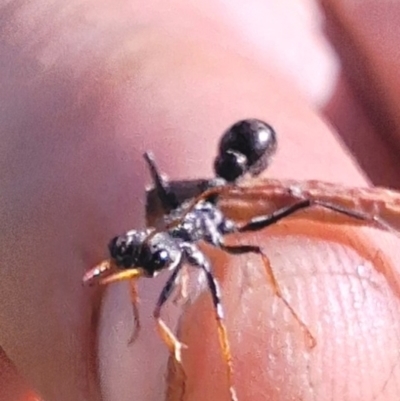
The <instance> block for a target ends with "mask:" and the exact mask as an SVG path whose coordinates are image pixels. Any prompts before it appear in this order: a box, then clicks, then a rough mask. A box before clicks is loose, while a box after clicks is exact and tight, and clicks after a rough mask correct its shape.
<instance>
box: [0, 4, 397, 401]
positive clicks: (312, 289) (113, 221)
mask: <svg viewBox="0 0 400 401" xmlns="http://www.w3.org/2000/svg"><path fill="white" fill-rule="evenodd" d="M242 3H243V2H227V1H220V2H211V1H202V2H194V1H192V2H185V1H169V2H165V1H164V2H161V1H150V2H147V3H146V4H143V2H138V1H124V0H120V1H118V2H115V1H104V0H103V1H98V0H96V1H92V0H87V1H84V0H71V1H68V2H62V1H59V0H54V1H53V2H49V1H44V0H32V1H29V2H28V1H24V0H22V1H18V2H7V1H2V2H0V26H1V33H0V49H1V53H0V54H1V63H0V72H1V73H0V88H1V90H0V135H1V141H0V151H1V158H0V163H1V165H0V172H1V180H0V185H1V187H0V193H1V196H0V224H1V227H2V231H1V236H2V237H1V241H0V249H1V256H2V265H1V267H2V269H1V270H2V278H1V282H0V305H1V306H0V322H1V325H0V345H1V347H2V348H3V350H4V352H5V354H6V355H7V356H8V358H10V360H12V361H13V363H14V364H15V366H16V367H17V368H18V371H19V372H20V374H21V375H22V376H23V377H24V380H22V379H20V378H19V377H18V375H17V374H16V373H15V372H14V374H13V375H10V376H7V377H10V379H7V380H6V382H7V383H9V384H10V388H12V390H10V392H9V393H8V394H6V395H5V396H4V398H1V399H2V400H3V399H4V400H5V401H14V400H15V399H19V398H17V397H20V396H21V395H20V394H29V395H27V398H26V399H25V401H27V400H28V399H29V398H28V397H31V398H30V399H32V397H33V396H32V393H27V392H26V381H25V380H27V381H28V382H29V383H31V385H32V388H34V389H35V390H36V391H37V392H38V394H40V395H41V397H42V398H43V399H44V400H46V401H52V400H54V401H55V400H57V401H70V400H77V401H80V400H88V401H97V400H101V399H104V400H106V401H128V400H143V401H150V400H151V401H153V400H154V401H155V400H160V399H163V398H164V397H165V380H164V378H165V376H166V374H167V373H166V363H167V354H166V351H165V347H164V346H163V344H162V343H161V341H160V340H159V338H158V337H157V335H156V333H155V330H154V323H153V321H152V318H151V313H152V309H153V307H154V301H155V298H156V297H157V295H158V293H159V290H160V288H161V285H162V279H161V280H143V283H141V285H140V287H139V289H140V292H141V295H142V302H141V313H142V320H143V321H142V326H143V329H142V334H141V336H140V337H139V339H138V341H137V342H136V343H135V344H134V345H133V346H131V347H128V346H127V341H128V339H129V336H130V334H131V330H132V319H131V306H130V304H129V296H128V292H127V285H126V283H123V284H118V285H114V286H111V287H110V288H109V289H107V291H106V293H105V297H104V302H103V305H102V315H101V318H100V319H98V317H99V316H98V315H99V314H98V306H99V299H100V295H101V294H99V292H98V291H97V290H96V289H88V288H83V287H82V286H81V284H80V283H81V277H82V274H83V272H84V271H85V270H86V269H87V268H88V267H90V266H92V265H93V264H95V263H97V262H98V261H99V260H101V259H102V258H104V257H106V256H107V255H106V246H105V244H107V242H108V240H109V239H110V238H111V237H112V236H113V235H115V234H116V233H121V232H124V231H125V230H128V229H130V228H133V227H142V226H143V224H144V216H143V211H144V203H143V202H144V188H145V185H146V184H147V183H148V182H149V178H148V175H147V172H146V170H145V166H144V163H143V161H142V158H141V155H142V153H143V151H145V150H147V149H152V150H153V151H154V153H155V155H156V157H157V161H158V164H159V165H160V166H161V168H162V169H163V171H165V172H166V173H168V174H169V175H170V176H171V177H172V178H173V179H182V178H191V177H193V178H199V177H204V176H211V174H212V165H211V160H212V159H213V157H214V154H215V148H216V144H217V142H218V139H219V135H220V133H221V132H222V131H223V130H224V129H225V128H226V127H228V126H229V125H231V124H232V123H233V122H235V121H236V120H238V119H242V118H246V117H256V118H261V119H263V120H266V121H268V122H269V123H270V124H272V125H273V126H274V127H275V128H276V131H277V132H278V135H279V153H278V155H277V157H276V159H275V160H274V163H273V165H272V166H271V168H270V169H269V170H268V172H267V175H268V176H271V177H275V178H279V177H286V178H295V179H320V180H327V181H333V182H340V183H343V184H347V185H351V186H361V185H367V183H368V178H367V177H370V179H371V180H372V181H373V182H374V183H379V184H381V185H390V186H396V187H398V186H399V184H400V181H399V179H398V168H397V165H398V160H399V159H398V157H397V155H396V154H397V151H396V149H397V148H398V141H399V139H398V138H400V135H399V134H398V132H399V129H398V127H399V121H400V119H399V110H398V107H399V106H398V102H397V101H396V99H398V98H399V94H398V92H399V91H400V86H399V85H398V82H399V77H398V74H399V72H398V68H396V67H395V66H396V65H398V61H399V60H398V57H399V55H398V52H397V51H396V49H398V48H399V44H398V40H399V39H398V38H399V36H398V35H396V34H395V33H394V30H396V29H398V26H397V25H398V24H397V21H398V19H396V18H395V15H397V14H398V13H399V12H400V6H398V5H397V4H396V3H395V2H393V1H384V0H383V1H381V2H379V4H378V2H376V1H365V0H364V1H363V2H360V1H357V0H336V1H334V0H329V1H328V0H325V1H323V2H322V6H323V10H325V12H326V13H327V17H326V18H327V21H326V23H325V24H324V19H323V14H321V12H320V11H319V10H318V8H317V3H315V2H314V1H311V0H303V1H302V2H297V3H296V6H294V5H293V2H291V1H272V0H270V1H257V0H254V1H251V2H247V3H246V5H245V6H243V4H242ZM325 28H326V29H325ZM325 33H327V35H328V36H325ZM331 43H333V44H334V46H335V50H334V49H333V47H332V45H331ZM341 65H342V66H343V67H341ZM318 108H320V109H322V111H323V113H324V114H325V116H326V117H327V118H328V119H329V120H330V123H327V122H326V121H324V120H323V118H321V113H320V112H318V111H317V110H318ZM333 127H336V128H337V129H338V131H339V133H340V135H341V136H342V138H343V141H344V142H345V143H346V144H348V145H349V147H350V149H351V150H352V152H353V153H354V156H355V157H354V158H353V157H352V156H351V155H350V153H349V152H348V151H347V150H346V149H345V147H344V146H343V142H342V139H340V137H339V136H337V133H336V132H335V129H334V128H333ZM356 159H357V160H360V162H361V164H360V165H361V168H360V167H359V165H358V164H357V161H356ZM232 241H239V242H243V241H249V242H253V243H254V242H257V243H259V244H261V245H262V246H263V247H265V249H266V251H267V252H268V255H269V256H270V258H271V261H272V263H273V267H274V271H275V272H276V276H277V278H278V279H279V283H280V285H281V287H282V288H283V290H284V294H285V296H286V297H287V298H288V299H289V300H290V302H291V304H292V305H293V307H294V308H295V309H296V311H297V312H298V313H299V315H300V316H301V318H302V319H304V321H305V322H306V324H307V326H308V327H309V328H310V330H311V332H312V333H313V335H314V336H315V337H316V339H317V347H316V348H315V349H313V350H309V349H307V347H306V345H305V341H304V336H303V334H302V332H301V330H300V328H299V326H298V325H297V324H296V322H295V321H294V320H293V318H292V317H291V316H290V314H289V313H288V311H287V309H285V308H284V306H283V305H282V303H281V302H280V301H279V300H278V299H277V298H276V296H274V294H273V292H272V289H271V287H270V286H269V285H268V283H267V281H266V280H265V276H264V275H263V270H262V266H261V264H260V263H259V261H258V260H257V259H256V258H235V259H227V258H226V257H224V256H223V255H221V254H219V253H215V252H211V256H212V258H213V261H214V264H215V265H216V274H217V276H218V277H219V278H220V279H221V281H222V285H223V290H224V291H223V301H224V306H225V308H226V310H227V317H228V323H227V325H228V329H229V337H230V339H231V343H232V349H233V354H234V364H235V369H236V373H235V382H236V384H237V388H238V393H239V397H240V401H246V400H252V401H254V400H282V401H283V400H291V399H293V400H315V399H317V400H322V401H323V400H345V401H352V400H360V399H361V400H384V401H387V400H397V399H398V393H399V388H398V385H397V383H398V382H399V374H400V368H399V360H400V355H399V351H398V348H399V347H398V345H399V335H400V333H399V330H400V328H399V324H398V321H399V319H398V310H399V294H400V292H399V288H398V281H397V279H398V266H399V263H397V262H398V258H399V256H398V255H396V252H395V251H396V249H397V247H398V240H396V239H394V238H392V237H391V236H388V235H384V234H381V233H377V232H371V230H350V229H340V230H339V229H337V228H331V227H326V226H324V225H310V224H308V223H307V224H304V223H302V222H299V223H297V224H292V225H289V224H282V226H280V227H277V228H274V229H272V230H271V231H268V232H265V233H260V234H257V235H255V236H250V237H246V238H236V239H235V238H234V239H232ZM209 303H210V302H209V298H208V296H206V295H204V296H201V297H200V299H199V303H197V304H196V305H194V307H193V308H191V309H190V310H189V311H188V313H187V315H186V316H185V317H184V318H183V319H182V326H181V327H180V333H181V336H182V339H183V341H184V342H185V343H187V344H188V345H189V350H188V352H187V353H186V354H185V366H187V376H188V379H187V381H186V382H185V384H183V383H182V382H181V381H180V378H179V377H173V376H171V377H170V382H169V385H170V393H169V396H170V400H173V399H180V398H179V397H183V399H185V400H189V399H190V400H205V399H214V400H228V398H227V397H228V393H227V386H226V383H225V376H224V370H223V365H222V363H221V357H220V352H219V348H218V344H217V341H216V340H217V335H216V331H215V323H214V320H213V315H212V312H211V309H210V305H209ZM170 309H171V310H168V311H167V312H168V314H170V315H171V316H172V317H173V316H174V315H176V313H177V312H176V310H174V308H173V307H172V308H170ZM177 309H179V308H177ZM98 320H100V321H98ZM97 324H99V328H100V330H99V339H98V344H97V342H96V338H95V330H96V327H97ZM97 351H99V374H97V370H96V369H95V360H96V353H97ZM5 365H7V363H5ZM7 366H8V365H7ZM1 370H2V371H3V370H4V371H6V370H5V368H4V369H1ZM12 377H15V380H14V379H12ZM13 386H14V387H13ZM183 387H184V388H185V394H183V395H182V394H181V390H182V388H183ZM12 391H15V393H13V392H12ZM177 397H178V398H177Z"/></svg>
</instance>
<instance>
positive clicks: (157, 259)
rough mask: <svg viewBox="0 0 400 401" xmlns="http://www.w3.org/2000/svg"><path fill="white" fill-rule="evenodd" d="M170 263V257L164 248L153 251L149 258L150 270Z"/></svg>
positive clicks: (161, 267) (159, 268) (158, 268)
mask: <svg viewBox="0 0 400 401" xmlns="http://www.w3.org/2000/svg"><path fill="white" fill-rule="evenodd" d="M170 263H171V257H170V254H169V252H168V251H167V250H166V249H160V250H158V251H156V252H154V253H153V255H152V258H151V265H152V270H153V271H156V270H161V269H163V268H165V267H166V266H168V265H169V264H170Z"/></svg>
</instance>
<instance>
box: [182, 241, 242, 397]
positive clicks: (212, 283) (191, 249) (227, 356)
mask: <svg viewBox="0 0 400 401" xmlns="http://www.w3.org/2000/svg"><path fill="white" fill-rule="evenodd" d="M182 248H183V250H184V252H185V254H186V257H187V260H188V262H189V263H190V264H191V265H192V266H195V267H199V268H200V269H201V270H202V271H203V272H204V274H205V275H206V279H207V286H208V289H209V291H210V295H211V298H212V302H213V306H214V311H215V318H216V321H217V327H218V335H219V343H220V346H221V349H222V355H223V358H224V361H225V363H226V373H227V378H228V383H229V392H230V397H231V401H238V398H237V395H236V390H235V387H234V385H233V362H232V353H231V347H230V344H229V341H228V334H227V330H226V326H225V316H224V309H223V306H222V302H221V290H220V287H219V284H218V281H217V280H216V278H215V277H214V274H213V273H212V270H211V265H210V262H209V261H208V259H207V258H206V256H205V255H204V254H203V252H201V251H200V249H199V248H197V247H196V246H195V245H193V244H190V243H185V244H183V245H182Z"/></svg>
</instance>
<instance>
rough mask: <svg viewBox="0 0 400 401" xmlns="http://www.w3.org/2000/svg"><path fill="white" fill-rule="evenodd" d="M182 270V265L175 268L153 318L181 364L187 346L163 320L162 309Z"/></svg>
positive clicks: (163, 290) (162, 336)
mask: <svg viewBox="0 0 400 401" xmlns="http://www.w3.org/2000/svg"><path fill="white" fill-rule="evenodd" d="M181 268H182V263H181V264H179V265H178V266H177V267H175V270H174V271H173V272H172V274H171V276H170V277H169V279H168V280H167V282H166V283H165V285H164V288H163V289H162V291H161V294H160V296H159V298H158V301H157V305H156V308H155V309H154V312H153V316H154V319H156V323H157V329H158V332H159V334H160V336H161V338H162V340H163V341H164V343H165V344H166V345H167V347H168V349H169V350H170V352H171V354H173V355H174V358H175V360H176V361H177V362H178V363H179V364H181V363H182V348H185V347H186V346H185V345H184V344H182V343H181V342H180V341H179V340H178V339H177V338H176V336H175V335H174V333H173V332H172V330H171V329H170V328H169V327H168V326H167V325H166V323H165V322H164V321H163V320H162V319H161V309H162V307H163V305H164V304H165V302H167V300H168V299H169V297H170V296H171V294H172V292H173V291H174V289H175V287H176V284H177V281H178V276H179V273H180V271H181Z"/></svg>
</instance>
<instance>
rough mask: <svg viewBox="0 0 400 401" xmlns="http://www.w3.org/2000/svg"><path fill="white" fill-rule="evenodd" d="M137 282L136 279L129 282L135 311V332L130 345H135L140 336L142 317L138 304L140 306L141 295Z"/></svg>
mask: <svg viewBox="0 0 400 401" xmlns="http://www.w3.org/2000/svg"><path fill="white" fill-rule="evenodd" d="M136 281H137V280H135V279H132V280H131V281H130V282H129V286H130V296H131V302H132V309H133V322H134V326H133V332H132V335H131V338H130V339H129V342H128V344H129V345H130V344H133V343H134V342H135V341H136V339H137V338H138V336H139V332H140V328H141V327H140V315H139V308H138V304H139V294H138V292H137V286H136Z"/></svg>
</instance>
